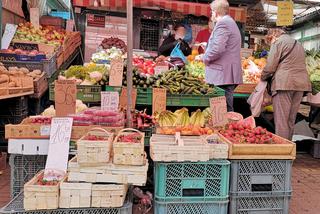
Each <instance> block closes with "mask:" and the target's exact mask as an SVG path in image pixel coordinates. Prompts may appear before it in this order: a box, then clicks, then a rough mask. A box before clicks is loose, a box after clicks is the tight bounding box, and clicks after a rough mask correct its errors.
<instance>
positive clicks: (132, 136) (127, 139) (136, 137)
mask: <svg viewBox="0 0 320 214" xmlns="http://www.w3.org/2000/svg"><path fill="white" fill-rule="evenodd" d="M141 140H142V135H141V134H140V133H137V132H132V133H122V134H121V135H119V136H118V140H117V142H123V143H141ZM117 142H116V143H117Z"/></svg>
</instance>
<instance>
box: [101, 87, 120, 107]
mask: <svg viewBox="0 0 320 214" xmlns="http://www.w3.org/2000/svg"><path fill="white" fill-rule="evenodd" d="M118 108H119V93H118V92H116V91H102V92H101V109H102V110H104V111H118Z"/></svg>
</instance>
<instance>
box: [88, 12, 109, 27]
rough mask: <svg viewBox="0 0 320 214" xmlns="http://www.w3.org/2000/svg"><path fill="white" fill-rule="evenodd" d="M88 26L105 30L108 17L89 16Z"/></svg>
mask: <svg viewBox="0 0 320 214" xmlns="http://www.w3.org/2000/svg"><path fill="white" fill-rule="evenodd" d="M87 26H90V27H101V28H105V26H106V17H105V16H100V15H94V14H88V15H87Z"/></svg>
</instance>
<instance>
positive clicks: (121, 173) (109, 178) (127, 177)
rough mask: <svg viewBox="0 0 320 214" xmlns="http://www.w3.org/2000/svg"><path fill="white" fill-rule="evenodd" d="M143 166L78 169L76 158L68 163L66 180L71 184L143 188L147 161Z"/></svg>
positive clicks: (111, 164)
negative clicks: (85, 183)
mask: <svg viewBox="0 0 320 214" xmlns="http://www.w3.org/2000/svg"><path fill="white" fill-rule="evenodd" d="M145 162H146V164H145V165H144V166H124V165H114V164H113V163H108V164H106V165H104V166H100V167H82V166H81V167H80V165H79V164H78V162H77V157H74V158H72V159H71V160H70V161H69V163H68V171H69V176H68V180H69V181H72V182H91V183H116V184H132V185H135V186H144V185H145V184H146V181H147V172H148V167H149V165H148V161H147V160H146V161H145Z"/></svg>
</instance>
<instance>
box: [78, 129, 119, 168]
mask: <svg viewBox="0 0 320 214" xmlns="http://www.w3.org/2000/svg"><path fill="white" fill-rule="evenodd" d="M89 135H93V136H98V137H103V138H105V140H87V139H85V138H86V137H88V136H89ZM112 141H113V134H112V133H109V132H108V131H106V130H104V129H101V128H93V129H91V130H90V131H89V132H88V133H87V134H86V135H84V136H83V137H81V138H80V139H79V140H78V141H77V151H78V163H79V164H80V165H82V166H100V165H104V164H106V163H108V162H109V160H110V156H111V149H112Z"/></svg>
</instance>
